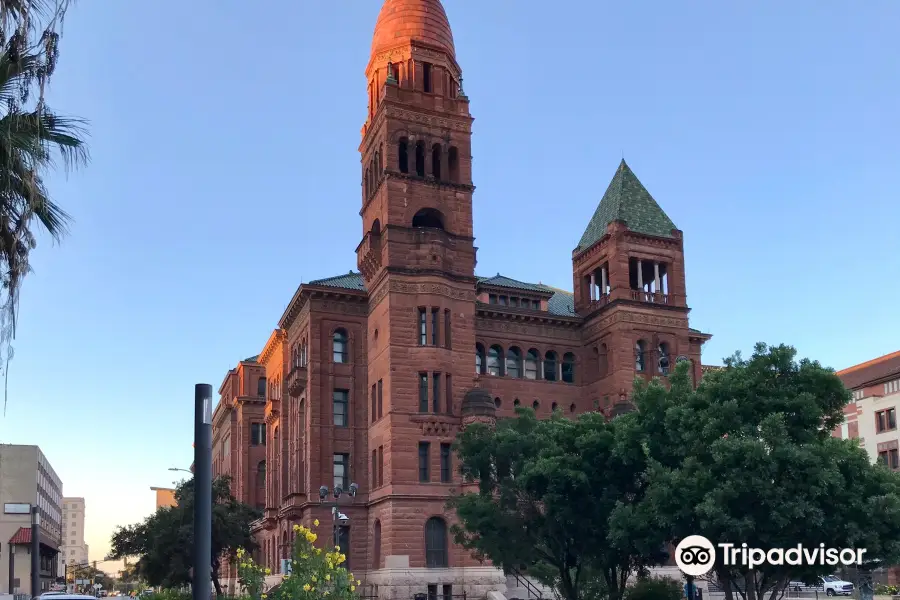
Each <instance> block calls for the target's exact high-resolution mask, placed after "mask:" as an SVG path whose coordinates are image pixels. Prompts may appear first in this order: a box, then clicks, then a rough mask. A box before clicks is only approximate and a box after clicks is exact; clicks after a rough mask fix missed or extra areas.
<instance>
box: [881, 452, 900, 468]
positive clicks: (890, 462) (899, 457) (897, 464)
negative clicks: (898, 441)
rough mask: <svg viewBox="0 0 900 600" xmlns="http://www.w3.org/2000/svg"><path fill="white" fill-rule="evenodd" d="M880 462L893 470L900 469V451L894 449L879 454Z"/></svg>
mask: <svg viewBox="0 0 900 600" xmlns="http://www.w3.org/2000/svg"><path fill="white" fill-rule="evenodd" d="M878 460H879V461H881V463H882V464H884V465H887V466H888V467H890V468H891V469H898V468H900V450H897V449H896V448H892V449H890V450H885V451H883V452H879V453H878Z"/></svg>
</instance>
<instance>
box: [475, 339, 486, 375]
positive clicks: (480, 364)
mask: <svg viewBox="0 0 900 600" xmlns="http://www.w3.org/2000/svg"><path fill="white" fill-rule="evenodd" d="M484 362H485V361H484V346H482V345H481V344H475V374H476V375H481V374H483V373H484Z"/></svg>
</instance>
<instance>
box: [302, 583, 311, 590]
mask: <svg viewBox="0 0 900 600" xmlns="http://www.w3.org/2000/svg"><path fill="white" fill-rule="evenodd" d="M310 589H311V588H310V585H309V584H308V583H307V584H306V585H304V586H303V591H305V592H308V591H309V590H310Z"/></svg>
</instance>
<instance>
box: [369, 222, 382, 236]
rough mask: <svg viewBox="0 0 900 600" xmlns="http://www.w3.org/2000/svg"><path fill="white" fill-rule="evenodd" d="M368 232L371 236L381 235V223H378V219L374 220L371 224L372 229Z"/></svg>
mask: <svg viewBox="0 0 900 600" xmlns="http://www.w3.org/2000/svg"><path fill="white" fill-rule="evenodd" d="M369 232H370V233H371V234H372V235H381V221H379V220H378V219H375V220H374V221H373V222H372V228H371V229H369Z"/></svg>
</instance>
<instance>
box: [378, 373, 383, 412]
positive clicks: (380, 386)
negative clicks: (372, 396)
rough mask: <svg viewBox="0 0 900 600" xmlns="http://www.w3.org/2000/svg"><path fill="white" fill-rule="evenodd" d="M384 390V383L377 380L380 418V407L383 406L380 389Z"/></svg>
mask: <svg viewBox="0 0 900 600" xmlns="http://www.w3.org/2000/svg"><path fill="white" fill-rule="evenodd" d="M383 390H384V384H383V382H382V380H381V379H379V380H378V418H379V419H380V418H381V416H382V414H383V413H382V409H383V408H384V404H383V401H382V391H383Z"/></svg>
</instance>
